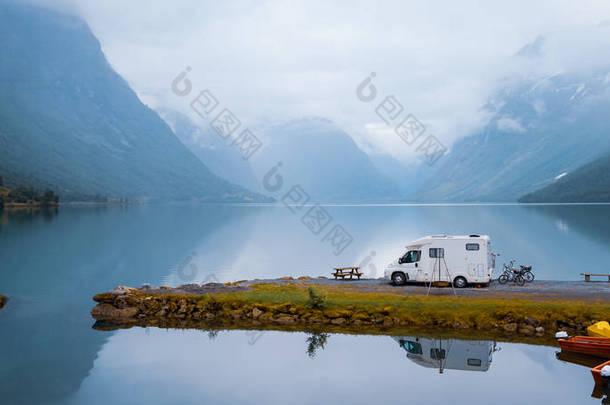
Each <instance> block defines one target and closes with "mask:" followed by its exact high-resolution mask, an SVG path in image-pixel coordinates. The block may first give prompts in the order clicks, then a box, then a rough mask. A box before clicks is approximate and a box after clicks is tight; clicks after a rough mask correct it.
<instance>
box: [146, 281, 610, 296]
mask: <svg viewBox="0 0 610 405" xmlns="http://www.w3.org/2000/svg"><path fill="white" fill-rule="evenodd" d="M258 283H276V284H280V285H281V284H292V283H299V284H305V285H308V284H323V285H328V286H350V287H351V288H356V289H358V290H363V291H366V292H400V293H403V294H405V295H411V294H420V295H421V294H427V292H428V286H427V285H424V284H408V285H406V286H400V287H397V286H393V285H392V284H389V283H388V282H387V281H385V280H383V279H362V280H345V281H343V280H334V279H328V278H305V279H286V278H282V279H267V280H248V281H240V282H238V283H237V284H236V285H233V286H226V285H224V284H219V283H210V284H204V285H198V284H187V285H183V286H180V287H177V288H175V289H165V288H164V289H160V288H149V289H141V290H144V291H147V292H151V293H156V294H175V293H186V294H206V293H226V292H234V291H245V290H248V289H249V287H250V286H251V285H253V284H258ZM455 293H456V295H457V296H465V297H487V298H506V299H510V298H515V297H520V298H525V297H527V298H538V299H563V300H579V301H582V300H586V301H597V300H610V283H609V282H594V281H593V282H584V281H548V280H539V281H538V280H536V281H533V282H532V283H528V284H526V285H524V286H521V287H520V286H517V285H516V284H512V283H508V284H504V285H502V284H499V283H498V282H495V281H492V282H491V283H490V284H489V285H488V286H485V287H480V288H477V287H476V286H470V287H467V288H456V289H455ZM430 294H431V295H452V294H453V291H452V289H451V288H449V287H444V288H437V287H432V289H431V290H430Z"/></svg>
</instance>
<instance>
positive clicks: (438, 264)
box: [426, 251, 457, 296]
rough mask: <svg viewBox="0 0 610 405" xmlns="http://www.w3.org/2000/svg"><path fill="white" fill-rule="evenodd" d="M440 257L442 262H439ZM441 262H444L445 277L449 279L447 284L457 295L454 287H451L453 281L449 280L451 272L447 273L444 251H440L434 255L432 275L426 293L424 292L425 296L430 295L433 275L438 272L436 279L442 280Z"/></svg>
mask: <svg viewBox="0 0 610 405" xmlns="http://www.w3.org/2000/svg"><path fill="white" fill-rule="evenodd" d="M441 259H443V261H442V262H441ZM442 263H444V264H445V275H446V276H447V279H448V280H449V285H450V286H451V290H452V291H453V295H457V294H456V293H455V287H453V282H452V280H451V273H449V268H448V267H447V262H446V261H445V252H444V251H442V252H439V254H437V256H436V261H435V262H434V267H433V268H432V275H431V276H430V284H428V293H427V294H426V296H428V295H430V289H432V284H433V283H434V278H435V276H437V274H438V280H437V281H443V280H442V276H441V272H442V270H441V268H442Z"/></svg>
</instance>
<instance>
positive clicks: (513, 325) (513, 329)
mask: <svg viewBox="0 0 610 405" xmlns="http://www.w3.org/2000/svg"><path fill="white" fill-rule="evenodd" d="M517 327H518V325H517V324H516V323H515V322H511V323H507V324H506V325H504V326H503V328H504V330H505V331H506V332H511V333H512V332H516V331H517Z"/></svg>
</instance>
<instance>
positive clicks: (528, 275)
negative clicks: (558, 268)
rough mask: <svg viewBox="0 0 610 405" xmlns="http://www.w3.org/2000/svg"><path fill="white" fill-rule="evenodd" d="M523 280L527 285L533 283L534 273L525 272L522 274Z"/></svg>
mask: <svg viewBox="0 0 610 405" xmlns="http://www.w3.org/2000/svg"><path fill="white" fill-rule="evenodd" d="M523 278H524V279H525V281H527V282H528V283H531V282H532V281H534V273H532V272H531V271H526V272H525V273H523Z"/></svg>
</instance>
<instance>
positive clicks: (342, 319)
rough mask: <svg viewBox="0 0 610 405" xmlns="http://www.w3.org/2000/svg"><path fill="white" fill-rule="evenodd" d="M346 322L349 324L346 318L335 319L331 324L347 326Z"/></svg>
mask: <svg viewBox="0 0 610 405" xmlns="http://www.w3.org/2000/svg"><path fill="white" fill-rule="evenodd" d="M345 322H347V321H346V320H345V318H333V319H332V320H331V321H330V323H332V324H333V325H343V324H345Z"/></svg>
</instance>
